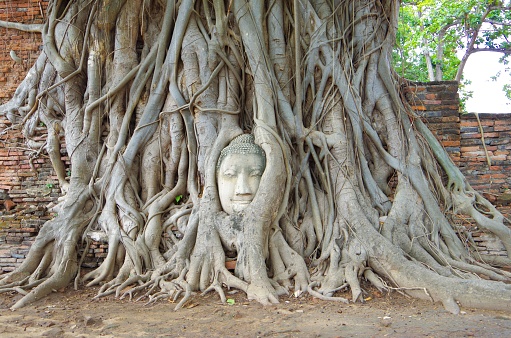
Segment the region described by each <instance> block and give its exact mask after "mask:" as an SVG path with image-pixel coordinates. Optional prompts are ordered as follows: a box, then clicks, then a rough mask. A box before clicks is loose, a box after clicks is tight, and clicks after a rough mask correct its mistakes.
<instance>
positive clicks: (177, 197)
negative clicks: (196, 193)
mask: <svg viewBox="0 0 511 338" xmlns="http://www.w3.org/2000/svg"><path fill="white" fill-rule="evenodd" d="M182 199H183V195H179V196H176V204H178V203H179V201H181V200H182Z"/></svg>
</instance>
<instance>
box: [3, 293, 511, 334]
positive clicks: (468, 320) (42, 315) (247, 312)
mask: <svg viewBox="0 0 511 338" xmlns="http://www.w3.org/2000/svg"><path fill="white" fill-rule="evenodd" d="M96 292H97V289H95V288H87V289H81V290H78V291H75V290H73V289H67V290H65V291H64V292H56V293H53V294H51V295H50V296H49V297H46V298H45V299H43V300H40V301H38V302H36V303H35V304H33V305H31V306H28V307H26V308H23V309H21V310H17V311H14V312H13V311H10V310H9V307H10V306H11V305H12V304H13V303H14V302H15V301H16V299H19V297H20V295H15V294H1V295H0V337H34V336H46V337H98V336H102V337H226V336H240V337H354V336H359V337H506V338H507V337H511V313H506V312H495V311H483V310H472V309H463V312H462V314H460V315H452V314H450V313H447V312H446V311H445V310H444V309H443V307H442V305H441V304H433V303H431V302H427V301H419V300H413V299H409V298H405V297H404V296H402V295H400V294H398V293H392V294H389V295H381V294H379V293H378V292H377V291H370V293H369V294H368V295H367V296H366V298H367V301H366V302H365V303H364V304H361V303H360V304H349V305H346V304H342V303H337V302H326V301H320V300H318V299H315V298H312V297H311V296H305V297H301V298H298V299H297V298H294V297H281V303H280V304H277V305H272V306H266V307H264V306H262V305H260V304H258V303H256V302H249V301H247V299H246V296H245V295H244V294H243V293H241V292H238V293H235V294H228V299H232V301H230V302H231V303H232V302H233V303H234V304H232V305H228V304H226V305H222V304H221V303H220V302H219V298H218V295H216V294H214V293H211V294H207V295H205V296H202V295H195V296H194V297H193V298H192V299H191V300H190V301H189V302H188V303H187V304H186V305H185V307H184V308H183V309H181V310H179V311H173V309H174V306H175V304H173V303H172V302H169V301H168V300H162V301H159V302H158V303H156V304H154V305H150V306H145V305H144V303H143V302H130V301H128V300H118V299H115V298H113V297H106V298H102V299H97V300H92V297H94V295H95V294H96Z"/></svg>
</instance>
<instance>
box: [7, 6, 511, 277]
mask: <svg viewBox="0 0 511 338" xmlns="http://www.w3.org/2000/svg"><path fill="white" fill-rule="evenodd" d="M39 4H41V6H40V5H39ZM46 4H47V2H45V1H31V0H11V1H9V0H7V1H3V2H0V20H8V21H14V22H22V23H39V22H41V21H42V18H43V15H42V13H44V8H45V7H46ZM41 9H42V10H41ZM0 41H1V46H2V48H0V104H1V103H4V102H6V101H7V100H8V99H9V98H10V97H12V94H13V93H14V90H15V89H16V86H17V85H18V84H19V83H20V82H21V81H22V80H23V78H24V76H25V74H26V72H27V71H28V69H29V68H30V66H31V65H32V64H33V62H34V61H35V59H36V58H37V56H38V54H39V51H40V36H39V35H38V34H36V33H22V32H18V31H15V30H7V29H5V28H0ZM11 50H12V51H14V52H15V53H16V55H17V56H18V57H21V59H22V60H23V61H22V62H21V63H16V62H14V61H13V60H12V58H11V57H10V55H9V52H10V51H11ZM457 90H458V85H457V83H456V82H429V83H411V84H409V85H408V86H407V88H406V89H405V94H406V97H407V99H408V100H409V102H410V103H411V105H412V106H413V108H414V109H415V110H416V111H417V112H418V113H420V114H422V116H423V117H424V120H425V122H427V124H428V126H429V128H430V129H431V130H432V131H433V132H435V133H436V135H437V136H438V138H439V140H440V141H441V143H442V144H443V145H444V147H445V148H446V149H447V151H448V152H449V153H450V154H451V157H452V158H453V160H454V162H455V163H456V164H458V165H459V167H460V169H461V170H462V172H463V173H464V174H465V175H466V176H467V178H468V180H469V182H470V183H471V184H472V185H473V186H474V188H476V189H477V190H478V191H480V192H482V193H483V194H484V195H485V196H486V197H487V198H489V199H490V200H492V201H493V202H494V203H495V204H497V205H498V206H499V209H500V210H501V211H503V212H504V213H505V214H506V215H508V216H509V215H510V214H511V213H510V212H509V211H510V210H511V208H510V205H509V202H510V200H511V189H510V184H511V179H510V177H509V174H508V173H509V172H511V171H510V170H511V167H510V166H511V155H510V154H509V151H510V149H511V143H510V136H511V114H506V115H481V116H480V120H481V125H482V128H483V132H484V133H483V135H484V139H485V144H486V146H487V147H486V150H484V148H483V147H482V144H483V143H482V139H481V136H482V135H481V133H480V131H479V129H478V128H479V124H478V122H477V120H476V119H475V116H474V115H459V113H458V106H459V98H458V94H457ZM8 127H10V125H9V123H8V121H7V120H5V119H4V118H3V117H0V273H2V272H3V271H10V270H12V269H13V267H14V266H16V265H19V264H20V262H21V261H22V260H23V258H24V257H25V254H26V252H27V251H28V248H29V246H30V244H31V243H32V241H33V239H34V236H35V234H36V233H37V231H38V230H39V228H40V226H41V225H42V224H43V223H44V222H45V221H46V220H48V219H50V218H51V217H53V216H54V215H53V214H52V213H51V211H50V210H49V208H48V205H49V204H50V203H51V202H55V201H56V199H57V197H58V195H59V187H58V181H57V179H56V177H55V173H54V171H53V169H52V167H51V163H50V161H49V159H48V158H47V156H46V153H45V151H44V150H43V151H42V152H41V153H39V154H37V150H30V149H27V146H26V145H25V142H24V141H25V140H24V139H23V136H22V135H21V132H20V131H19V130H7V129H8ZM44 139H45V131H44V128H40V130H39V133H38V135H37V138H36V140H40V141H42V140H44ZM486 154H488V157H489V158H490V160H491V166H490V167H488V164H487V163H486ZM36 155H37V156H36ZM62 158H63V159H64V160H66V161H67V157H66V154H65V151H64V150H63V151H62ZM5 200H7V201H10V202H6V203H5V202H4V201H5ZM474 235H476V237H477V235H478V233H477V232H475V233H474ZM480 240H481V239H478V241H479V242H480ZM485 241H486V242H485V243H490V244H485V246H484V247H483V248H482V249H484V250H486V251H487V252H496V251H499V250H500V249H499V243H496V244H495V243H494V244H491V243H493V242H492V239H491V238H490V239H488V238H485ZM106 252H107V248H106V245H104V244H100V243H93V244H92V245H91V246H90V248H89V251H88V253H87V257H88V260H87V266H95V265H97V262H98V261H99V260H101V259H102V258H103V257H105V256H106Z"/></svg>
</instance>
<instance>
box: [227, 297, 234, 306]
mask: <svg viewBox="0 0 511 338" xmlns="http://www.w3.org/2000/svg"><path fill="white" fill-rule="evenodd" d="M234 303H236V301H235V300H234V299H232V298H228V299H227V304H229V305H234Z"/></svg>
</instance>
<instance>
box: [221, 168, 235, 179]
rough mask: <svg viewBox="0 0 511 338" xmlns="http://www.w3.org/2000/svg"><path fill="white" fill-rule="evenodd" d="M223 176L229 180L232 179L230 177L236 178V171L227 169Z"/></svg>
mask: <svg viewBox="0 0 511 338" xmlns="http://www.w3.org/2000/svg"><path fill="white" fill-rule="evenodd" d="M223 175H224V176H225V177H229V178H232V177H236V176H237V175H236V171H234V170H232V169H227V170H226V171H224V172H223Z"/></svg>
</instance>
